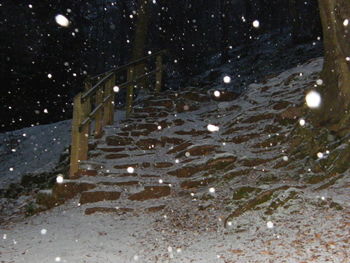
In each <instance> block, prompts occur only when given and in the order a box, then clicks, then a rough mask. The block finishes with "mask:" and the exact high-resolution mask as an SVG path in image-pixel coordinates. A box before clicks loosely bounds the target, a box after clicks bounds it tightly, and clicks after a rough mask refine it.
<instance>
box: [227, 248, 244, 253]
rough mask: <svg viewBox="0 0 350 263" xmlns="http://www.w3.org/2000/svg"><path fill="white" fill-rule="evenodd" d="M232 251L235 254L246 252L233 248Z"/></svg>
mask: <svg viewBox="0 0 350 263" xmlns="http://www.w3.org/2000/svg"><path fill="white" fill-rule="evenodd" d="M229 251H230V252H231V253H235V254H241V253H244V251H243V250H241V249H231V250H229Z"/></svg>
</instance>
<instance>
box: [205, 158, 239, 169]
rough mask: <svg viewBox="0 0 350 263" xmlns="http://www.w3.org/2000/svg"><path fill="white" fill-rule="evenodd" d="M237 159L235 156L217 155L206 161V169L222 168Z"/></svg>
mask: <svg viewBox="0 0 350 263" xmlns="http://www.w3.org/2000/svg"><path fill="white" fill-rule="evenodd" d="M236 160H237V157H235V156H223V157H218V158H215V159H211V160H209V161H208V162H207V163H206V168H207V169H216V170H219V169H223V168H225V167H226V166H228V165H233V164H234V162H235V161H236Z"/></svg>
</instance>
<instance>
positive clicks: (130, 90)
mask: <svg viewBox="0 0 350 263" xmlns="http://www.w3.org/2000/svg"><path fill="white" fill-rule="evenodd" d="M134 73H135V67H133V66H131V67H130V68H129V69H128V77H127V81H128V82H129V81H132V83H131V84H130V85H129V86H128V90H127V94H126V117H127V118H128V117H130V116H131V112H132V102H133V96H134V82H133V80H134Z"/></svg>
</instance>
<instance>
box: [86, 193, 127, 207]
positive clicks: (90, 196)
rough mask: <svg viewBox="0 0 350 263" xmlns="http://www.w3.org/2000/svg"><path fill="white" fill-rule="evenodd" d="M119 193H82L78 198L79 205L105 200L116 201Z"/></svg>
mask: <svg viewBox="0 0 350 263" xmlns="http://www.w3.org/2000/svg"><path fill="white" fill-rule="evenodd" d="M120 195H121V193H120V192H114V191H91V192H83V193H82V194H81V196H80V201H79V203H80V204H82V205H83V204H87V203H95V202H100V201H105V200H118V199H119V197H120Z"/></svg>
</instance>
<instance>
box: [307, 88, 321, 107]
mask: <svg viewBox="0 0 350 263" xmlns="http://www.w3.org/2000/svg"><path fill="white" fill-rule="evenodd" d="M305 100H306V104H307V106H308V107H309V108H311V109H315V108H318V107H320V105H321V95H320V94H319V93H318V92H317V91H314V90H312V91H310V92H309V93H308V94H307V95H306V97H305Z"/></svg>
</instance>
